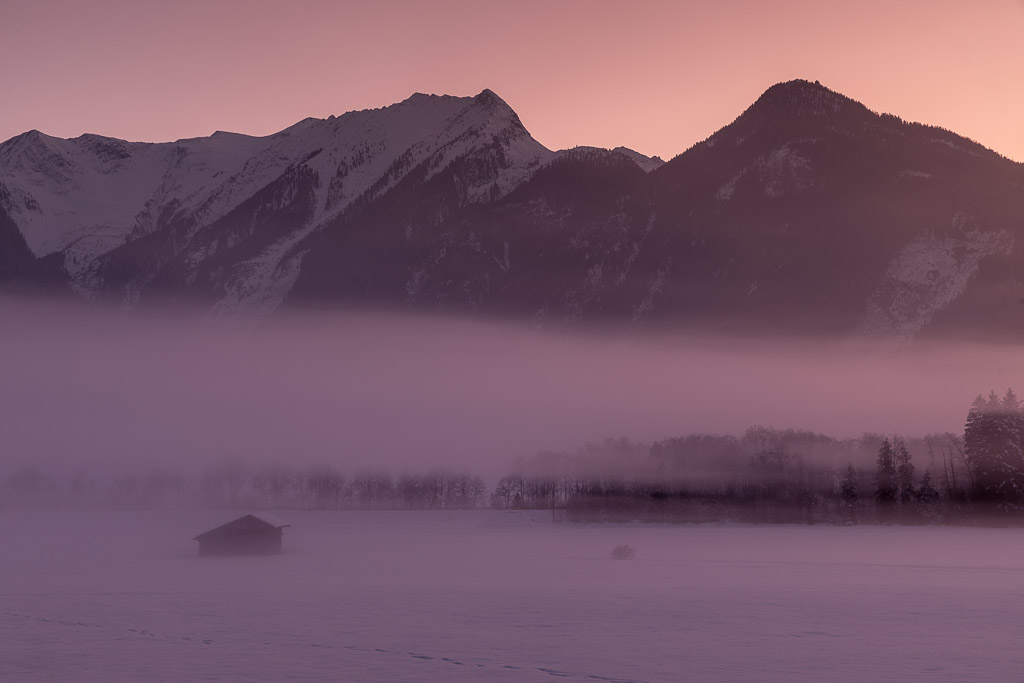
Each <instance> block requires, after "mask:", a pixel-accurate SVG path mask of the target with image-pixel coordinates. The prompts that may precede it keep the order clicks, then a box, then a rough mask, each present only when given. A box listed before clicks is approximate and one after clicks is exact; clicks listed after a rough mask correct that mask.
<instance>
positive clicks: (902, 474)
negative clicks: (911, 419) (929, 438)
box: [892, 436, 914, 505]
mask: <svg viewBox="0 0 1024 683" xmlns="http://www.w3.org/2000/svg"><path fill="white" fill-rule="evenodd" d="M892 443H893V447H892V448H893V460H894V461H895V463H896V488H897V498H898V499H899V502H900V505H907V504H908V503H910V501H912V500H913V499H914V463H912V462H911V461H910V451H908V450H907V445H906V444H905V443H904V442H903V439H902V438H900V437H898V436H896V437H893V440H892Z"/></svg>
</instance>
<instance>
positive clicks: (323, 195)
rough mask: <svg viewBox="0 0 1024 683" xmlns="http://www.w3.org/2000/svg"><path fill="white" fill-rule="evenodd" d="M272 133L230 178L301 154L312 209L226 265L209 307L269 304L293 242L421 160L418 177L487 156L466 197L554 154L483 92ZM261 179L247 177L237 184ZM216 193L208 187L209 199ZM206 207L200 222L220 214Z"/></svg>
mask: <svg viewBox="0 0 1024 683" xmlns="http://www.w3.org/2000/svg"><path fill="white" fill-rule="evenodd" d="M273 137H274V138H275V139H274V140H273V142H272V143H271V144H270V145H269V146H268V147H267V149H265V150H264V151H263V152H262V153H261V154H260V155H258V157H256V158H254V159H253V160H250V162H249V163H247V167H246V169H245V170H243V172H242V174H239V176H238V177H237V182H239V183H241V182H242V180H241V178H242V177H243V176H245V175H246V174H252V175H254V176H255V175H259V176H260V177H261V180H262V179H265V178H268V177H269V178H272V177H276V176H279V175H280V174H281V173H282V172H283V171H284V166H283V165H284V164H285V163H286V162H287V161H288V160H293V159H299V160H300V164H301V165H302V166H303V167H305V168H309V169H311V170H312V171H313V172H314V173H315V174H316V178H317V179H318V180H317V182H316V184H315V185H316V190H315V194H316V199H315V208H314V209H313V211H312V212H311V216H310V218H309V220H308V221H306V222H305V223H304V224H302V225H295V226H293V227H294V229H293V230H292V231H291V232H290V233H289V234H287V235H284V236H283V237H280V238H279V239H277V240H276V241H274V242H273V243H271V244H268V245H266V246H264V247H263V248H262V249H261V251H260V252H259V253H258V254H257V255H256V256H255V257H251V258H248V259H246V260H244V261H242V262H239V263H237V264H235V265H233V266H232V267H231V269H230V275H229V277H227V278H225V280H224V289H225V291H226V294H225V295H224V297H223V298H222V299H221V300H220V301H219V302H218V303H217V304H215V306H214V311H215V312H217V313H228V312H237V311H238V310H245V311H247V312H266V311H267V310H271V309H273V308H274V307H276V306H277V305H278V304H279V303H280V302H281V300H283V298H284V297H285V296H286V295H287V293H288V291H289V290H290V288H291V285H292V284H293V283H294V281H295V278H296V277H297V274H298V271H299V268H300V267H301V261H302V257H303V254H301V253H300V254H291V253H290V252H291V249H292V248H293V247H294V246H295V245H296V244H298V243H299V242H300V241H301V240H302V239H303V238H304V237H305V236H307V235H308V234H309V233H310V232H312V231H313V230H314V229H316V228H317V227H318V226H321V225H323V224H324V222H325V221H328V220H330V219H331V218H334V217H336V216H337V215H339V214H340V213H342V212H344V211H345V210H346V209H348V208H349V207H351V206H352V205H353V203H354V202H356V201H357V200H361V201H364V202H368V201H372V200H373V199H376V198H378V197H380V196H383V195H384V194H386V193H387V192H388V191H389V190H390V189H392V188H393V187H395V185H397V184H398V183H399V182H401V181H402V179H403V178H404V177H405V176H406V175H407V174H408V173H410V172H411V171H413V170H414V169H416V168H418V167H420V166H421V165H426V171H425V174H424V181H425V180H429V179H430V178H431V177H433V176H435V175H437V174H438V173H441V172H442V171H444V170H445V169H446V168H448V167H449V166H450V165H451V164H452V163H453V162H454V161H455V160H457V159H460V158H463V157H468V156H471V155H474V154H484V155H485V156H487V155H492V156H494V158H485V159H482V160H481V162H482V163H481V166H482V167H483V168H484V169H485V170H484V171H482V172H480V173H479V174H478V175H476V176H474V177H471V178H468V179H467V181H468V184H467V186H466V187H465V188H463V191H464V193H465V200H466V201H467V202H470V203H472V202H479V201H488V200H494V199H497V198H500V197H502V196H504V195H506V194H507V193H509V192H510V191H512V190H513V189H514V188H515V187H517V186H518V185H519V184H520V183H522V182H523V181H525V180H526V179H527V178H529V176H530V175H531V174H532V172H533V171H534V170H536V169H537V168H538V167H539V166H540V165H542V164H543V163H544V162H546V161H548V160H549V159H551V158H553V156H554V155H553V153H552V152H550V151H549V150H548V149H546V148H545V147H544V146H543V145H541V144H540V143H538V142H537V141H536V140H534V139H533V138H532V137H530V135H529V133H528V132H527V131H526V129H525V128H523V126H522V123H521V122H520V121H519V118H518V116H517V115H516V114H515V112H514V111H513V110H512V109H511V108H510V107H509V106H508V105H507V104H505V102H504V101H502V100H501V99H500V98H499V97H498V96H497V95H495V94H494V93H493V92H491V91H489V90H485V91H483V92H482V93H480V94H479V95H477V96H476V97H474V98H460V97H451V96H436V95H423V94H416V95H413V96H412V97H410V98H409V99H407V100H405V101H403V102H400V103H398V104H396V105H392V106H390V107H386V108H384V109H378V110H366V111H360V112H351V113H349V114H345V115H344V116H341V117H337V118H332V119H327V120H316V119H307V120H306V121H302V122H300V123H298V124H296V125H295V126H293V127H292V128H289V129H287V130H285V131H282V132H281V133H279V134H277V135H276V136H273ZM482 150H487V151H482ZM293 163H294V162H293ZM233 181H236V179H233ZM260 182H261V181H260V180H253V179H249V180H248V181H247V182H246V183H244V184H246V185H247V186H257V185H260ZM221 201H222V199H221V197H220V196H219V195H216V196H215V197H214V198H213V199H212V202H211V205H212V206H217V205H218V203H219V202H221ZM231 203H232V202H231V201H228V202H227V204H228V205H230V204H231ZM205 210H206V211H207V213H206V215H205V216H204V219H206V220H208V219H209V218H210V217H212V216H215V215H217V214H219V213H221V211H220V210H219V209H210V208H206V209H205Z"/></svg>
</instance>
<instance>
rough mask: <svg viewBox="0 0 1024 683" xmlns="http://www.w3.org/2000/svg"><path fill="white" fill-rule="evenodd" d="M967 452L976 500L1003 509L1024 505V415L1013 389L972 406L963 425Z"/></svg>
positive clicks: (975, 400) (983, 399) (980, 400)
mask: <svg viewBox="0 0 1024 683" xmlns="http://www.w3.org/2000/svg"><path fill="white" fill-rule="evenodd" d="M964 450H965V453H966V457H967V461H968V464H969V465H970V468H971V473H972V475H973V481H974V491H973V494H974V499H975V500H978V501H982V502H988V503H994V504H997V505H998V506H999V507H1001V508H1002V509H1004V510H1009V509H1017V508H1019V507H1020V506H1021V503H1022V502H1024V412H1022V410H1021V405H1020V402H1019V401H1018V399H1017V396H1016V394H1014V393H1013V390H1007V392H1006V394H1005V396H1003V398H1002V399H1000V398H999V397H998V396H997V395H996V393H995V392H994V391H993V392H991V393H989V396H988V398H987V399H985V398H982V397H981V396H978V397H977V398H976V399H974V402H973V403H972V404H971V409H970V410H969V411H968V413H967V421H966V424H965V425H964Z"/></svg>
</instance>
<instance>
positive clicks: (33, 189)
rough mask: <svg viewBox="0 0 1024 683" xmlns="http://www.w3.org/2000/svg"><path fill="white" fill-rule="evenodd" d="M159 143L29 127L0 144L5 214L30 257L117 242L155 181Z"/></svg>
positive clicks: (99, 247) (158, 172)
mask: <svg viewBox="0 0 1024 683" xmlns="http://www.w3.org/2000/svg"><path fill="white" fill-rule="evenodd" d="M160 152H161V150H160V148H159V146H158V145H150V144H146V143H129V142H123V141H121V140H114V139H111V138H103V137H100V136H97V135H83V136H81V137H78V138H75V139H73V140H64V139H60V138H54V137H50V136H48V135H43V134H42V133H40V132H38V131H30V132H28V133H25V134H23V135H20V136H18V137H16V138H12V139H11V140H9V141H7V142H6V143H4V144H3V145H0V182H2V183H3V184H4V186H5V187H6V188H7V191H8V193H9V194H10V198H11V201H10V207H9V213H10V214H11V217H12V218H13V219H14V221H15V222H16V223H17V224H18V227H19V229H20V230H21V232H22V235H23V236H24V237H25V241H26V242H27V243H28V245H29V248H30V249H32V251H33V253H34V254H36V256H45V255H47V254H50V253H53V252H55V251H63V250H68V249H71V250H72V252H74V251H75V247H76V245H77V246H78V248H79V249H84V250H85V251H92V250H105V249H109V248H112V247H113V246H116V245H117V244H119V243H120V242H122V241H123V240H124V239H125V237H126V236H127V235H128V233H129V232H130V230H131V228H132V226H133V224H134V218H135V214H136V213H137V212H138V211H139V209H140V208H141V207H142V206H143V205H144V204H145V202H146V200H147V199H148V198H149V197H150V196H151V195H152V194H153V192H154V191H155V189H156V188H157V187H158V186H159V183H160V178H161V175H162V173H163V168H162V166H163V164H162V159H161V153H160Z"/></svg>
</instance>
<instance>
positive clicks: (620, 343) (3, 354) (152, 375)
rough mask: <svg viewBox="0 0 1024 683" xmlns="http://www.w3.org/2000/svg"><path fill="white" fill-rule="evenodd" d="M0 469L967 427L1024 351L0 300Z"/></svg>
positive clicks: (312, 459)
mask: <svg viewBox="0 0 1024 683" xmlns="http://www.w3.org/2000/svg"><path fill="white" fill-rule="evenodd" d="M0 321H2V322H0V425H2V441H0V469H8V468H10V469H13V468H17V467H21V466H25V465H27V464H33V465H36V466H39V467H42V468H46V469H48V470H53V469H54V468H62V469H65V470H67V471H69V472H73V471H74V470H76V469H79V468H86V467H88V468H89V469H91V470H96V469H101V470H102V469H106V468H112V469H116V470H120V471H124V470H125V469H126V468H128V469H134V468H136V467H137V468H138V469H139V470H143V469H148V468H152V467H154V466H166V467H175V468H180V469H193V470H194V469H197V468H200V467H203V466H204V465H207V464H209V463H211V462H216V461H220V460H222V459H224V458H225V457H241V458H245V459H246V460H249V461H252V462H254V463H260V462H290V463H293V464H309V463H329V464H332V465H335V466H337V467H341V468H345V469H347V470H352V469H354V468H359V467H371V466H372V467H388V468H391V469H392V470H395V471H398V470H401V469H402V468H415V469H423V468H426V467H430V466H448V467H458V468H471V469H472V470H473V471H475V472H480V473H482V474H484V475H485V476H489V477H495V476H498V475H500V474H501V472H502V471H503V470H505V468H506V467H507V466H508V464H509V462H510V461H511V460H512V459H513V458H515V457H516V456H528V455H530V454H532V453H534V452H535V451H538V450H573V449H576V448H577V447H579V446H580V445H581V444H583V443H585V442H587V441H596V440H600V439H602V438H604V437H607V436H626V437H629V438H630V439H633V440H636V441H641V442H651V441H655V440H659V439H663V438H666V437H671V436H680V435H684V434H688V433H694V432H704V433H729V434H739V433H741V432H742V431H743V430H744V429H745V428H747V427H748V426H750V425H772V426H778V427H788V426H793V427H799V428H802V429H809V430H813V431H818V432H823V433H827V434H831V435H834V436H854V435H859V434H862V433H863V432H865V431H872V432H882V433H889V432H900V433H903V434H910V435H918V434H925V433H930V432H944V431H952V432H959V431H960V430H962V427H963V422H964V417H965V415H966V412H967V409H968V407H969V404H970V401H971V400H972V398H973V397H974V396H975V395H977V394H979V393H987V392H988V391H989V390H990V389H997V390H999V391H1002V390H1004V389H1005V388H1006V387H1007V386H1020V385H1024V383H1022V382H1020V381H1019V380H1020V360H1021V357H1020V351H1019V349H1014V348H1010V347H1000V346H986V345H924V344H917V345H910V346H904V347H902V348H900V349H899V350H896V351H891V352H886V353H881V352H872V351H870V350H864V349H858V348H855V347H854V346H851V345H850V344H849V343H845V342H830V341H823V340H790V341H780V340H773V341H765V340H737V339H713V338H708V337H700V338H697V337H687V338H668V337H664V336H642V335H637V334H632V335H630V336H628V337H627V336H625V335H623V334H621V333H607V334H600V333H595V334H588V335H581V334H560V335H556V334H551V333H545V332H538V331H534V330H528V329H525V328H523V327H517V326H511V325H503V324H497V323H484V322H473V321H467V320H453V319H447V318H438V317H433V318H431V317H411V316H410V317H400V316H394V315H371V314H353V313H336V314H329V313H320V314H313V313H302V314H281V315H277V316H274V317H271V318H267V319H262V320H214V319H209V318H204V317H202V316H189V315H182V314H173V315H172V314H166V315H161V314H155V313H147V314H133V315H131V316H123V315H120V314H117V313H114V312H110V311H106V310H101V309H83V308H75V307H68V306H66V305H57V304H50V303H43V302H39V301H24V300H11V299H7V300H2V301H0Z"/></svg>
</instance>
